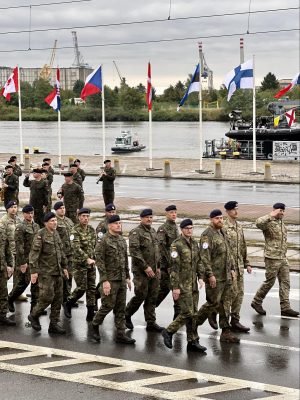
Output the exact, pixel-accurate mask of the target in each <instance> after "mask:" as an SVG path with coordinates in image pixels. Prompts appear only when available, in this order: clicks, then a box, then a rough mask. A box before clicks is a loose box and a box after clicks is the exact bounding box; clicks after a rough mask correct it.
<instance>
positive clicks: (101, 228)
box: [96, 217, 108, 239]
mask: <svg viewBox="0 0 300 400" xmlns="http://www.w3.org/2000/svg"><path fill="white" fill-rule="evenodd" d="M106 232H108V218H107V217H105V218H104V219H103V220H102V221H100V222H99V224H98V225H97V228H96V234H97V237H98V238H99V239H101V238H102V237H103V235H104V234H105V233H106ZM99 233H100V235H99ZM101 233H102V235H101Z"/></svg>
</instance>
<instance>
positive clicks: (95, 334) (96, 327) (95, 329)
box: [92, 324, 101, 342]
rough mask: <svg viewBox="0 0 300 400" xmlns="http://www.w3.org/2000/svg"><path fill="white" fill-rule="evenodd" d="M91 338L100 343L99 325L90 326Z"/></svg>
mask: <svg viewBox="0 0 300 400" xmlns="http://www.w3.org/2000/svg"><path fill="white" fill-rule="evenodd" d="M92 331H93V333H92V336H93V338H94V339H95V340H96V341H97V342H100V341H101V337H100V332H99V325H94V324H92Z"/></svg>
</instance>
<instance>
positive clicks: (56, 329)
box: [48, 322, 66, 335]
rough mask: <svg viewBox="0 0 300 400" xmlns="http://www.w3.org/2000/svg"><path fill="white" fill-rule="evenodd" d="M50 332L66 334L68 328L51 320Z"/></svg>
mask: <svg viewBox="0 0 300 400" xmlns="http://www.w3.org/2000/svg"><path fill="white" fill-rule="evenodd" d="M48 333H58V334H59V335H64V334H65V333H66V330H65V329H64V328H62V327H61V326H60V325H58V323H57V322H50V325H49V328H48Z"/></svg>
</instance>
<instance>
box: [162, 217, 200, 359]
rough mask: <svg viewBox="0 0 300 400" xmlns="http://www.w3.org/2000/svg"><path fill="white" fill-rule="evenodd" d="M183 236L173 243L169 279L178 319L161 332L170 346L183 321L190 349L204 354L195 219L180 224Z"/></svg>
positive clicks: (198, 254)
mask: <svg viewBox="0 0 300 400" xmlns="http://www.w3.org/2000/svg"><path fill="white" fill-rule="evenodd" d="M180 228H181V236H180V237H179V238H178V239H175V241H174V242H173V243H172V245H171V249H170V257H171V259H172V261H171V272H170V280H171V287H172V293H173V298H174V300H176V301H178V303H179V309H180V312H179V314H178V315H177V317H176V318H175V320H174V321H173V322H172V323H171V324H170V325H169V326H168V327H167V328H166V329H164V330H163V331H162V336H163V338H164V343H165V345H166V346H167V347H169V348H170V349H171V348H172V347H173V345H172V337H173V335H174V333H176V332H177V331H178V330H179V329H180V328H181V327H182V326H183V325H184V324H185V325H186V334H187V342H188V344H187V351H195V352H200V353H203V352H205V351H206V347H204V346H201V345H200V343H199V336H198V334H197V325H196V315H197V310H198V301H199V288H198V281H199V283H200V286H202V285H203V271H202V270H201V262H200V253H199V247H198V243H197V242H196V240H194V239H193V237H192V235H193V221H192V220H191V219H189V218H188V219H184V220H183V221H181V223H180Z"/></svg>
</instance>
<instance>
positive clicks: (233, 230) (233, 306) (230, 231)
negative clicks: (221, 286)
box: [223, 219, 250, 321]
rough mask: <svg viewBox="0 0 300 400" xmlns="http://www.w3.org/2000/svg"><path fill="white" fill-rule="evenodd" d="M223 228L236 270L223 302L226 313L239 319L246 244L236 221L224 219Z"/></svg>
mask: <svg viewBox="0 0 300 400" xmlns="http://www.w3.org/2000/svg"><path fill="white" fill-rule="evenodd" d="M223 230H224V232H225V234H226V236H227V239H228V241H229V245H230V249H231V254H232V257H233V260H234V269H235V272H236V279H234V281H233V284H232V288H231V289H232V290H231V291H228V292H227V293H226V296H225V297H224V299H223V304H224V309H225V312H226V315H231V317H232V318H234V319H235V320H237V321H239V320H240V311H241V307H242V302H243V298H244V268H247V267H249V266H250V263H249V261H248V260H247V245H246V240H245V237H244V232H243V227H242V225H241V224H239V223H238V222H235V223H234V224H233V223H231V222H230V221H229V219H226V220H225V222H224V226H223Z"/></svg>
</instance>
